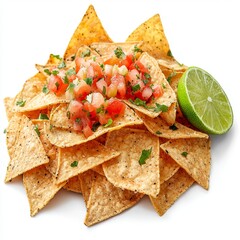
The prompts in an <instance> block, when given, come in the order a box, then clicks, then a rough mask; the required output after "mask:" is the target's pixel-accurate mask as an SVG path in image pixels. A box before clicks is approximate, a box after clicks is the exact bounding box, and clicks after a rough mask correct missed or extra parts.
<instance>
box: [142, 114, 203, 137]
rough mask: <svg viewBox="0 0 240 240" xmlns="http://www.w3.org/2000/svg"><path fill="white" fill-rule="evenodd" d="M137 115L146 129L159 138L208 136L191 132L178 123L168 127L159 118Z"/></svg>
mask: <svg viewBox="0 0 240 240" xmlns="http://www.w3.org/2000/svg"><path fill="white" fill-rule="evenodd" d="M138 115H139V116H140V117H141V119H142V120H143V123H144V124H145V126H146V127H147V129H148V130H149V131H150V132H151V133H152V134H154V135H156V136H159V137H161V138H168V139H179V138H205V139H207V138H208V135H207V134H205V133H202V132H199V131H195V130H192V129H191V128H188V127H186V126H184V125H182V124H180V123H178V122H175V123H174V124H173V125H172V126H169V125H168V124H167V123H166V122H165V121H164V120H163V119H161V118H160V117H157V118H150V117H148V116H146V115H144V114H142V113H138Z"/></svg>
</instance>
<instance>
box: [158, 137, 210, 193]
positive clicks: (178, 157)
mask: <svg viewBox="0 0 240 240" xmlns="http://www.w3.org/2000/svg"><path fill="white" fill-rule="evenodd" d="M160 147H161V149H163V150H164V151H165V152H166V153H167V154H169V155H170V156H171V157H172V158H173V159H174V161H176V162H177V163H178V164H179V165H180V166H181V167H182V168H183V169H185V170H186V172H187V173H188V174H189V175H190V176H191V177H192V178H193V179H194V180H195V181H196V182H197V183H198V184H199V185H201V186H202V187H203V188H205V189H206V190H207V189H208V187H209V177H210V167H211V162H210V161H211V156H210V139H206V138H191V139H175V140H169V141H168V142H166V143H164V144H162V145H161V146H160Z"/></svg>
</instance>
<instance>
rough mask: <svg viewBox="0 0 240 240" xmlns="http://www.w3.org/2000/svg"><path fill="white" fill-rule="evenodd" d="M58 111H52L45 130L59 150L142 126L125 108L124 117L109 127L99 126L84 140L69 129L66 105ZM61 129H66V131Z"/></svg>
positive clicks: (81, 135) (127, 108)
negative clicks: (111, 132)
mask: <svg viewBox="0 0 240 240" xmlns="http://www.w3.org/2000/svg"><path fill="white" fill-rule="evenodd" d="M60 108H65V113H64V111H62V109H61V110H60ZM58 110H59V111H58ZM58 110H56V111H54V112H53V114H52V116H51V117H50V119H51V121H50V124H51V125H50V126H51V129H50V126H49V125H46V126H45V127H46V128H45V129H46V132H47V134H48V138H49V140H50V142H51V143H52V144H54V145H56V146H58V147H61V148H65V147H71V146H75V145H78V144H82V143H85V142H88V141H90V140H93V139H96V138H97V137H99V136H101V135H103V134H105V133H107V132H110V131H114V130H117V129H120V128H123V127H126V126H132V125H138V124H142V120H141V119H140V118H139V117H138V116H137V114H136V113H135V112H134V111H133V110H132V109H131V108H129V107H126V109H125V113H124V115H123V116H120V117H118V118H116V119H115V120H114V121H113V123H112V124H111V126H109V127H104V126H100V127H98V129H97V130H96V132H94V133H93V135H91V136H90V137H88V138H86V137H85V136H84V134H83V133H77V132H75V131H73V129H72V128H70V129H69V119H68V118H67V105H60V106H59V109H58ZM55 114H56V115H55ZM53 119H54V121H53ZM59 119H62V122H61V121H59ZM62 128H66V129H67V128H68V129H67V130H66V129H62Z"/></svg>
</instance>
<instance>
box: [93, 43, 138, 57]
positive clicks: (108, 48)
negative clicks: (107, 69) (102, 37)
mask: <svg viewBox="0 0 240 240" xmlns="http://www.w3.org/2000/svg"><path fill="white" fill-rule="evenodd" d="M141 45H142V42H123V43H107V42H97V43H92V44H91V45H90V47H91V48H92V49H94V50H95V51H96V52H97V53H99V54H100V55H101V56H106V55H109V56H111V55H113V54H114V50H115V49H116V48H117V47H120V48H122V50H123V52H124V53H126V54H127V53H132V52H133V51H134V48H135V47H138V48H141Z"/></svg>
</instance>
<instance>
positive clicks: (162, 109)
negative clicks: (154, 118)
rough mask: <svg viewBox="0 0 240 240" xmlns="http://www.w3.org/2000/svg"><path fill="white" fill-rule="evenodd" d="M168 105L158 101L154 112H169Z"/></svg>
mask: <svg viewBox="0 0 240 240" xmlns="http://www.w3.org/2000/svg"><path fill="white" fill-rule="evenodd" d="M167 110H168V107H167V106H166V105H164V104H159V103H156V107H155V108H154V112H167Z"/></svg>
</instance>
